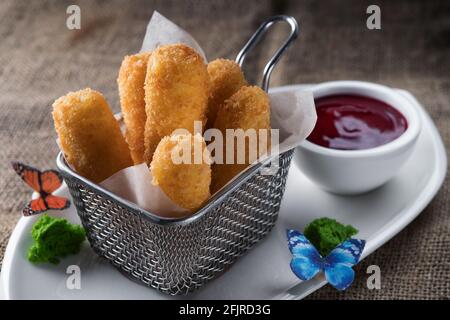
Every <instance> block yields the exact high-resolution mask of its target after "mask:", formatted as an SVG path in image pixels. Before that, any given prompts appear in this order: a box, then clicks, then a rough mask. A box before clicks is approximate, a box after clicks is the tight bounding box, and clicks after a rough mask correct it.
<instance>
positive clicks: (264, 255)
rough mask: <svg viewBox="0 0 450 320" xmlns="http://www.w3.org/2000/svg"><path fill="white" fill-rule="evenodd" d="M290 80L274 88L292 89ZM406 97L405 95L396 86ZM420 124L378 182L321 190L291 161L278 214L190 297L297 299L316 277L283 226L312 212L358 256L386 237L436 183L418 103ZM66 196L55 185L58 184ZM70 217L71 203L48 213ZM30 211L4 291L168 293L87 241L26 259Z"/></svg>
mask: <svg viewBox="0 0 450 320" xmlns="http://www.w3.org/2000/svg"><path fill="white" fill-rule="evenodd" d="M296 88H298V86H289V87H281V88H277V89H274V90H292V89H296ZM401 93H402V94H404V95H405V96H406V97H407V98H408V99H410V100H411V102H412V103H416V104H417V103H418V102H417V101H416V100H415V99H414V97H413V96H412V95H410V94H409V93H407V92H405V91H401ZM420 113H421V117H422V122H423V129H422V132H421V134H420V138H419V141H418V144H417V147H416V150H415V151H414V153H413V155H412V156H411V158H410V159H409V160H408V162H407V163H406V164H405V166H404V167H403V168H402V169H401V170H400V171H399V172H398V175H397V176H396V177H395V178H394V179H392V180H391V181H389V182H388V183H387V184H386V185H384V186H382V187H381V188H379V189H377V190H375V191H373V192H370V193H367V194H364V195H360V196H352V197H344V196H338V195H333V194H329V193H326V192H324V191H322V190H320V189H319V188H318V187H317V186H315V185H314V184H313V183H312V182H310V181H309V180H308V179H307V178H306V177H305V176H304V175H303V174H302V173H301V172H300V171H299V170H298V168H297V167H296V166H295V164H294V162H292V166H291V169H290V173H289V178H288V182H287V188H286V193H285V197H284V200H283V203H282V206H281V210H280V216H279V219H278V222H277V225H276V227H275V228H274V230H273V231H272V232H271V233H270V234H269V236H268V237H267V238H266V239H265V240H264V241H262V242H261V243H259V244H258V245H257V246H256V247H255V248H254V249H253V250H251V251H250V252H249V253H248V254H247V255H245V256H244V257H242V258H241V259H239V261H238V262H237V263H236V264H235V265H234V266H233V267H232V268H231V269H230V270H228V271H227V272H226V273H224V274H223V275H222V276H220V277H219V278H217V279H215V280H213V281H212V282H210V283H209V284H208V285H206V286H205V287H204V288H202V289H201V290H199V291H197V292H195V293H193V294H191V295H189V296H187V297H185V298H191V299H300V298H303V297H305V296H306V295H308V294H310V293H311V292H313V291H315V290H317V289H319V288H320V287H321V286H323V285H324V284H325V282H324V281H323V280H320V279H313V280H310V281H307V282H301V281H300V280H298V279H297V278H296V277H295V276H294V275H293V273H292V272H291V270H290V268H289V262H290V259H291V257H290V253H289V251H288V248H287V241H286V236H285V231H286V229H287V228H293V229H298V230H303V228H304V227H305V225H306V224H307V223H308V222H310V221H311V220H313V219H314V218H317V217H322V216H329V217H333V218H336V219H337V220H339V221H341V222H343V223H346V224H347V223H351V224H352V225H354V226H355V227H356V228H358V229H359V230H360V232H359V234H358V235H357V236H358V238H362V239H366V240H367V244H366V248H365V250H364V253H363V258H364V257H366V256H367V255H369V254H371V253H372V252H374V251H375V250H376V249H377V248H379V247H380V246H381V245H383V244H384V243H385V242H386V241H388V240H389V239H391V238H392V237H393V236H394V235H395V234H397V233H398V232H399V231H400V230H402V229H403V228H404V227H405V226H406V225H407V224H408V223H410V222H411V221H412V220H413V219H414V218H415V217H416V216H417V215H418V214H419V213H420V212H421V211H422V210H423V209H424V208H425V206H426V205H427V204H428V203H429V202H430V201H431V199H432V198H433V197H434V195H435V194H436V192H437V191H438V190H439V188H440V186H441V184H442V182H443V180H444V177H445V172H446V168H447V159H446V154H445V149H444V145H443V143H442V140H441V138H440V136H439V133H438V131H437V129H436V127H435V126H434V124H433V123H432V121H431V119H430V118H429V116H428V115H427V113H426V112H425V110H424V109H423V108H421V112H420ZM58 193H59V194H61V195H65V196H68V190H67V188H65V187H62V189H61V190H59V192H58ZM51 214H52V215H58V216H63V217H66V218H68V219H69V220H70V221H72V222H78V223H79V220H78V216H77V215H76V212H75V209H74V207H73V206H72V207H71V208H69V209H68V210H65V211H64V212H57V213H51ZM36 219H37V217H30V218H21V219H20V221H19V223H18V224H17V226H16V228H15V230H14V232H13V234H12V236H11V239H10V241H9V244H8V247H7V249H6V253H5V258H4V261H3V269H2V273H1V279H2V286H3V291H4V298H6V299H176V298H174V297H169V296H166V295H163V294H160V293H158V292H157V291H155V290H153V289H149V288H147V287H144V286H141V285H139V284H136V283H134V282H132V281H130V280H128V279H127V278H125V277H124V276H122V274H121V273H119V271H117V270H116V269H115V268H113V267H112V266H110V265H109V264H108V263H107V262H105V261H104V260H102V259H101V258H99V257H97V256H96V255H95V254H94V253H93V251H92V250H91V249H90V247H89V245H88V243H85V244H84V247H83V249H82V251H81V253H80V254H78V255H75V256H71V257H68V258H66V259H64V260H63V261H62V262H61V263H60V264H59V265H57V266H53V265H40V266H34V265H32V264H30V263H29V262H28V261H27V260H26V250H27V248H28V247H29V246H30V244H31V242H32V241H31V236H30V230H31V226H32V224H33V223H34V221H36ZM73 264H76V265H78V266H80V268H81V289H79V290H77V289H75V290H69V289H67V287H66V281H67V278H68V276H69V275H68V274H66V269H67V267H68V266H69V265H73Z"/></svg>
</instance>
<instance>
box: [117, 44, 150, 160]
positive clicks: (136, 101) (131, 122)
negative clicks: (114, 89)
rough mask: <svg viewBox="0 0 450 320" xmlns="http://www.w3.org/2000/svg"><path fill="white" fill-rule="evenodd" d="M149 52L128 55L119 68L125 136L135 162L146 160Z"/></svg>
mask: <svg viewBox="0 0 450 320" xmlns="http://www.w3.org/2000/svg"><path fill="white" fill-rule="evenodd" d="M149 56H150V53H149V52H145V53H139V54H135V55H131V56H126V57H125V58H124V59H123V61H122V65H121V66H120V70H119V77H118V78H117V85H118V87H119V96H120V106H121V109H122V115H123V120H124V122H125V126H126V132H125V138H126V140H127V143H128V147H129V148H130V153H131V158H132V159H133V162H134V164H139V163H142V162H144V128H145V120H146V118H147V116H146V114H145V93H144V82H145V74H146V73H147V62H148V58H149Z"/></svg>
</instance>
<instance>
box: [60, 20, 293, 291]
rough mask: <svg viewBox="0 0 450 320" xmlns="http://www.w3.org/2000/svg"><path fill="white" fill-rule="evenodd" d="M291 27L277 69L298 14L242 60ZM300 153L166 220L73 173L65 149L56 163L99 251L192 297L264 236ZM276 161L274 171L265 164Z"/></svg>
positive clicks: (151, 281) (149, 282) (140, 276)
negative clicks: (195, 208) (199, 206)
mask: <svg viewBox="0 0 450 320" xmlns="http://www.w3.org/2000/svg"><path fill="white" fill-rule="evenodd" d="M278 21H285V22H288V23H289V25H290V26H291V33H290V36H289V38H288V39H287V40H286V42H285V43H284V44H283V46H282V47H281V48H280V49H278V51H277V52H276V53H275V55H274V56H273V57H272V59H271V60H270V61H269V63H268V64H267V66H266V68H265V70H264V77H263V84H262V87H263V88H264V89H265V90H267V89H268V84H269V77H270V72H271V71H272V69H273V66H275V64H276V63H277V61H278V59H279V58H280V57H281V54H282V53H283V51H284V50H285V49H286V48H287V46H288V45H289V44H290V42H291V41H292V40H293V39H295V38H296V36H297V34H298V29H297V28H298V27H297V23H296V21H295V20H294V18H292V17H288V16H275V17H272V18H270V19H269V20H267V21H265V22H264V23H263V24H262V25H261V27H260V28H259V29H258V30H257V31H256V32H255V34H254V35H253V36H252V37H251V38H250V40H249V41H248V42H247V44H246V45H245V46H244V48H243V49H242V50H241V52H240V53H239V55H238V57H237V59H236V60H237V62H238V63H239V64H240V65H242V63H243V61H244V59H245V56H246V54H247V52H248V51H249V50H251V49H252V48H253V46H254V45H255V43H257V42H258V41H259V39H260V38H261V36H262V34H263V33H264V32H265V31H266V30H267V29H268V28H269V27H270V26H271V25H272V24H274V23H275V22H278ZM292 154H293V150H289V151H286V152H284V153H282V154H280V155H278V156H276V157H272V158H270V159H267V160H266V161H264V162H259V163H257V164H254V165H252V166H250V167H248V168H247V169H246V170H245V171H244V172H243V173H242V174H240V175H239V176H238V177H236V178H235V179H233V180H232V181H231V182H230V183H229V184H228V185H227V186H225V187H224V188H223V189H222V190H221V191H219V192H218V193H217V194H215V195H214V196H212V197H211V199H209V200H208V202H207V203H206V204H205V206H204V207H203V208H202V209H200V210H199V211H198V212H196V213H195V214H194V215H192V216H190V217H187V218H178V219H169V218H163V217H159V216H157V215H155V214H152V213H151V212H148V211H146V210H144V209H141V208H139V207H137V206H136V205H135V204H133V203H131V202H129V201H127V200H125V199H122V198H120V197H119V196H117V195H115V194H113V193H111V192H109V191H108V190H106V189H104V188H102V187H100V186H98V185H96V184H94V183H92V182H90V181H89V180H87V179H85V178H83V177H81V176H80V175H78V174H77V173H76V172H74V171H73V170H72V169H71V168H70V166H69V165H68V164H67V163H66V161H65V159H64V156H63V154H62V153H60V154H59V155H58V157H57V166H58V168H59V170H60V172H61V174H62V176H63V178H64V180H65V182H66V184H67V186H68V188H69V191H70V193H71V196H72V198H73V202H74V205H75V207H76V209H77V212H78V215H79V217H80V219H81V222H82V224H83V226H84V228H85V229H86V233H87V238H88V240H89V243H90V245H91V247H92V248H93V250H94V251H95V252H96V253H97V254H98V255H99V256H101V257H104V258H106V259H107V260H108V261H109V262H110V263H111V264H112V265H114V266H115V267H117V268H118V269H119V270H120V271H121V272H123V273H124V274H125V275H126V276H128V277H129V278H131V279H133V280H136V281H138V282H140V283H142V284H144V285H146V286H149V287H153V288H155V289H157V290H159V291H161V292H163V293H166V294H170V295H182V294H187V293H189V292H191V291H193V290H195V289H197V288H200V287H201V286H203V285H204V284H205V283H206V282H208V281H209V280H211V279H213V278H215V277H216V276H218V275H219V274H220V273H222V272H223V271H224V270H225V269H226V268H227V267H229V266H231V265H232V264H233V263H234V262H235V261H236V259H237V258H238V257H240V256H241V255H242V254H244V253H245V252H246V251H247V250H249V249H250V248H252V247H253V246H254V245H255V244H256V243H257V242H258V241H260V240H261V239H263V238H264V237H265V236H266V235H267V234H268V233H269V231H270V230H271V229H272V227H273V226H274V225H275V222H276V220H277V217H278V211H279V208H280V204H281V200H282V197H283V193H284V189H285V184H286V178H287V174H288V171H289V166H290V163H291V158H292ZM269 165H270V166H271V169H272V171H271V172H272V174H264V173H263V172H262V170H261V169H263V168H265V167H267V166H269Z"/></svg>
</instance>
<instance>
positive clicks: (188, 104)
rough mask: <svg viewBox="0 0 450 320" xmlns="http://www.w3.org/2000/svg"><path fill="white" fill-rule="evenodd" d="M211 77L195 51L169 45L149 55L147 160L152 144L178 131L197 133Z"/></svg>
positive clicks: (146, 126) (150, 156)
mask: <svg viewBox="0 0 450 320" xmlns="http://www.w3.org/2000/svg"><path fill="white" fill-rule="evenodd" d="M208 96H209V76H208V72H207V69H206V65H205V63H204V61H203V58H202V57H201V56H200V55H199V54H198V53H197V52H196V51H195V50H193V49H192V48H190V47H188V46H186V45H183V44H175V45H167V46H161V47H159V48H158V49H156V50H155V51H154V52H153V53H152V55H151V56H150V59H149V62H148V66H147V75H146V79H145V103H146V114H147V121H146V124H145V149H146V151H145V157H144V158H145V161H146V162H147V163H150V162H151V159H152V156H153V153H152V151H151V149H152V148H151V146H152V141H154V139H155V137H159V140H161V139H162V138H163V137H165V136H168V135H171V134H172V132H173V131H174V130H176V129H180V128H182V129H187V130H189V132H191V133H194V121H201V122H202V123H204V122H205V117H206V109H207V103H208Z"/></svg>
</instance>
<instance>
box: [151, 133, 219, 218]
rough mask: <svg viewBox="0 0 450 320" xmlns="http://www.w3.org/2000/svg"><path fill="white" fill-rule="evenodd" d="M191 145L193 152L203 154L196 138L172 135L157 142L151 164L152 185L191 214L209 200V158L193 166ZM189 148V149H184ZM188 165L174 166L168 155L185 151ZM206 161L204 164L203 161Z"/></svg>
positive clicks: (197, 137)
mask: <svg viewBox="0 0 450 320" xmlns="http://www.w3.org/2000/svg"><path fill="white" fill-rule="evenodd" d="M194 144H197V146H198V147H199V148H198V149H196V150H202V153H203V152H207V149H206V143H205V140H204V139H203V137H202V136H201V135H200V134H196V135H194V136H193V135H191V134H186V135H173V136H170V137H165V138H163V139H162V140H161V142H160V143H159V144H158V147H157V148H156V151H155V153H154V155H153V160H152V163H151V166H150V168H151V172H152V175H153V183H154V184H156V185H158V186H159V187H160V188H161V189H162V190H163V191H164V193H165V194H166V195H167V196H168V197H169V198H170V199H171V200H172V201H173V202H175V203H176V204H178V205H179V206H180V207H182V208H185V209H188V210H191V211H194V210H196V209H198V208H200V206H201V205H202V204H203V203H204V202H205V201H206V200H207V199H208V198H209V196H210V191H209V187H210V184H211V166H210V164H209V158H208V159H204V158H203V157H202V158H200V159H199V160H200V161H199V163H197V164H196V163H195V162H194ZM187 145H189V146H187ZM186 148H189V149H190V151H191V154H190V157H191V158H190V160H191V161H190V163H176V162H175V163H174V161H173V160H174V159H173V158H172V154H173V153H175V152H178V150H189V149H186ZM205 160H206V161H205Z"/></svg>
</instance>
